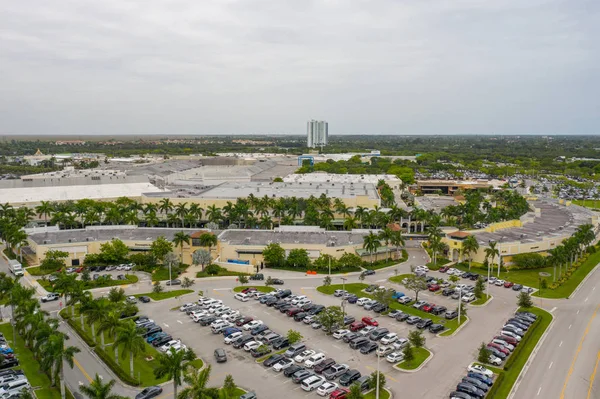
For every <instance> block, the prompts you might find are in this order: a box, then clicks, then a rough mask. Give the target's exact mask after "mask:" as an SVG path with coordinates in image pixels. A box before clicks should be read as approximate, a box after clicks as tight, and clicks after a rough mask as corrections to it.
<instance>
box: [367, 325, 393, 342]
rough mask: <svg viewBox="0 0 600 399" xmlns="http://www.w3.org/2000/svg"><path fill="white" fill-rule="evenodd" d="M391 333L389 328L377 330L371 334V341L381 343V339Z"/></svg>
mask: <svg viewBox="0 0 600 399" xmlns="http://www.w3.org/2000/svg"><path fill="white" fill-rule="evenodd" d="M389 332H390V331H389V330H388V329H387V328H381V327H380V328H377V329H376V330H374V331H373V332H372V333H371V334H369V339H370V340H371V341H379V340H380V339H381V338H383V337H385V336H386V335H387V334H388V333H389Z"/></svg>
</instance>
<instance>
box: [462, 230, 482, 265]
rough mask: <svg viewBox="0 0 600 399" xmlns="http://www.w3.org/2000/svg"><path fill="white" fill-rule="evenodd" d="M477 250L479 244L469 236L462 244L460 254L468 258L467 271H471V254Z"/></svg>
mask: <svg viewBox="0 0 600 399" xmlns="http://www.w3.org/2000/svg"><path fill="white" fill-rule="evenodd" d="M478 250H479V243H478V242H477V238H475V236H474V235H469V236H468V237H467V238H465V240H464V241H463V243H462V252H463V254H464V255H466V256H467V257H468V258H469V270H471V261H472V260H473V256H472V255H473V254H474V253H475V252H477V251H478Z"/></svg>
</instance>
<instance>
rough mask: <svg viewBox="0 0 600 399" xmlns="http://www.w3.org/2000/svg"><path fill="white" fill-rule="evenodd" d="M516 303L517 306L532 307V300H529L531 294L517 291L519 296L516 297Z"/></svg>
mask: <svg viewBox="0 0 600 399" xmlns="http://www.w3.org/2000/svg"><path fill="white" fill-rule="evenodd" d="M517 305H519V307H522V308H525V309H529V308H531V307H533V301H532V300H531V295H529V293H528V292H519V296H518V299H517Z"/></svg>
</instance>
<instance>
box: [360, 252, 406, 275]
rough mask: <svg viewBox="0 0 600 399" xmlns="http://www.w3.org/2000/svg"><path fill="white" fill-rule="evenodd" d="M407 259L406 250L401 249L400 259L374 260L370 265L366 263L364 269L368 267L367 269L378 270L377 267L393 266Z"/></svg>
mask: <svg viewBox="0 0 600 399" xmlns="http://www.w3.org/2000/svg"><path fill="white" fill-rule="evenodd" d="M407 260H408V252H406V250H405V249H403V250H402V257H401V258H400V259H389V260H386V261H379V262H375V263H373V264H372V265H371V264H367V265H365V269H369V270H378V269H383V268H384V267H390V266H394V265H397V264H400V263H404V262H406V261H407Z"/></svg>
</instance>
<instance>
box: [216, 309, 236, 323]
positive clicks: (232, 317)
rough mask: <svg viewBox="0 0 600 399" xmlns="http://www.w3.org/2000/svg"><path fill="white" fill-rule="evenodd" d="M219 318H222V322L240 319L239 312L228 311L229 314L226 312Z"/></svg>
mask: <svg viewBox="0 0 600 399" xmlns="http://www.w3.org/2000/svg"><path fill="white" fill-rule="evenodd" d="M221 317H222V318H223V320H227V321H233V320H235V319H237V318H238V317H240V312H239V311H238V310H230V311H229V312H227V313H226V314H224V315H223V316H221Z"/></svg>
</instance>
